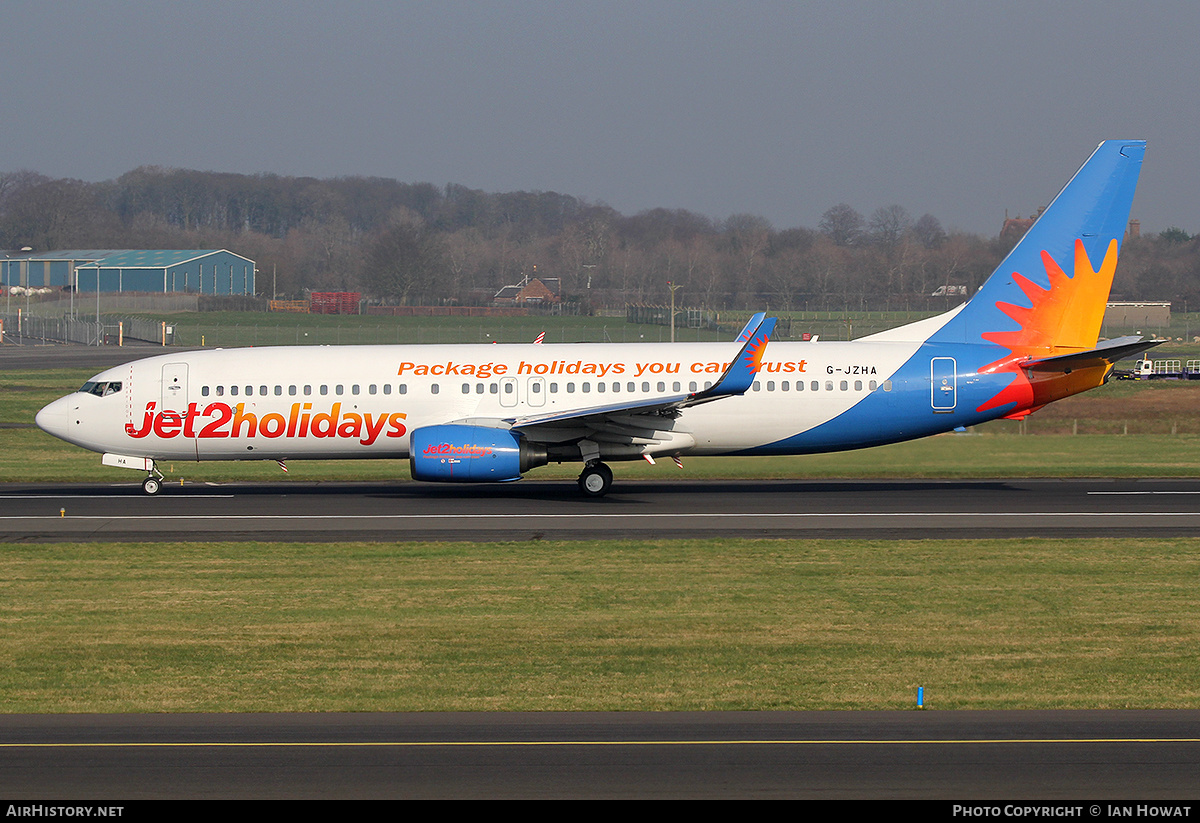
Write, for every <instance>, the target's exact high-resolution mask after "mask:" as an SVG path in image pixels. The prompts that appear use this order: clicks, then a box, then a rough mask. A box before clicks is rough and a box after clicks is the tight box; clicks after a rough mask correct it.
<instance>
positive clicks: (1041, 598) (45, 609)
mask: <svg viewBox="0 0 1200 823" xmlns="http://www.w3.org/2000/svg"><path fill="white" fill-rule="evenodd" d="M1198 575H1200V540H1196V539H1188V540H1162V541H1158V540H1134V541H1129V540H1122V541H1081V540H1055V541H1041V540H1005V541H987V540H980V541H937V540H934V541H882V542H865V541H749V540H745V541H717V540H713V541H669V542H632V541H631V542H613V543H606V542H596V543H583V542H581V543H546V542H540V543H521V544H467V543H458V544H398V545H387V544H362V543H351V544H274V543H232V544H230V543H219V544H212V545H202V544H101V543H90V544H83V545H62V544H52V545H5V546H3V547H2V548H0V598H2V599H3V602H4V603H5V608H4V609H3V611H2V612H0V619H2V620H3V621H4V623H5V629H6V630H5V631H4V632H2V633H0V659H2V660H3V661H4V665H3V666H2V667H0V710H2V711H5V712H45V711H53V712H96V711H99V712H116V711H123V712H124V711H138V712H158V711H277V710H289V711H437V710H685V709H818V708H820V709H827V708H842V709H851V708H853V709H901V708H911V707H913V706H914V705H915V699H916V690H917V687H918V686H923V687H924V688H925V694H926V701H927V704H928V706H929V707H930V708H937V709H956V708H958V709H961V708H991V709H996V708H1051V707H1057V708H1168V707H1169V708H1180V707H1188V708H1196V707H1200V678H1198V677H1197V675H1196V669H1195V645H1196V638H1197V636H1200V589H1198V588H1197V586H1196V585H1195V583H1196V580H1197V576H1198Z"/></svg>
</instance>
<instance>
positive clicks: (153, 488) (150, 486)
mask: <svg viewBox="0 0 1200 823" xmlns="http://www.w3.org/2000/svg"><path fill="white" fill-rule="evenodd" d="M150 471H151V474H150V476H149V477H147V478H146V479H145V480H143V481H142V491H144V492H145V493H146V494H150V495H155V494H158V493H159V491H161V490H162V479H163V475H162V472H160V471H159V470H158V466H153V467H152V468H151V470H150Z"/></svg>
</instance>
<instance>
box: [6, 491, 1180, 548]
mask: <svg viewBox="0 0 1200 823" xmlns="http://www.w3.org/2000/svg"><path fill="white" fill-rule="evenodd" d="M131 481H132V482H130V483H128V484H120V485H105V486H94V485H45V486H32V485H5V486H0V535H3V540H5V541H9V542H12V541H39V540H40V541H44V540H125V539H154V540H217V539H220V540H251V539H253V540H354V539H362V540H392V541H395V540H541V539H554V540H573V539H594V538H613V539H620V538H656V539H658V538H673V537H680V538H684V537H686V538H694V537H717V536H726V537H732V536H738V537H789V538H803V537H809V538H898V537H903V538H945V537H956V538H961V537H1031V536H1035V537H1036V536H1044V537H1102V536H1118V537H1122V536H1123V537H1132V536H1146V535H1157V536H1187V535H1196V534H1200V481H1196V480H1141V481H1128V480H1121V481H1116V480H995V481H949V480H948V481H928V480H920V481H844V482H829V481H820V482H801V481H711V482H710V481H685V480H675V481H654V482H649V481H637V482H633V481H628V482H622V481H618V483H617V485H615V486H614V491H613V492H612V493H610V494H609V495H608V496H607V497H605V498H603V499H600V500H591V499H586V498H584V497H583V496H582V495H581V494H580V493H579V490H578V489H577V488H576V486H575V484H574V483H573V482H571V481H551V482H546V481H522V482H520V483H508V484H499V485H480V486H475V485H470V486H447V485H430V484H416V483H397V484H387V483H371V484H306V483H286V482H281V483H278V484H253V485H252V484H230V485H208V484H191V485H185V486H171V485H169V484H168V485H166V486H165V488H164V490H163V491H162V492H161V493H160V494H159V495H158V496H156V497H148V496H146V495H144V494H143V493H142V491H141V488H140V485H139V484H138V483H137V482H136V481H133V480H132V478H131Z"/></svg>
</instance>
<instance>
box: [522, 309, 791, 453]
mask: <svg viewBox="0 0 1200 823" xmlns="http://www.w3.org/2000/svg"><path fill="white" fill-rule="evenodd" d="M775 323H776V318H774V317H768V318H763V317H759V322H758V324H757V327H756V328H755V329H754V330H753V331H752V332H751V333H750V334H749V335H748V336H746V339H745V341H744V342H743V343H742V347H741V349H740V350H739V351H738V353H737V356H735V357H734V358H733V360H732V361H731V362H730V363H729V366H728V367H727V368H726V369H725V371H724V372H723V373H722V374H721V377H720V379H718V380H717V382H716V383H714V384H713V385H712V386H711V387H709V388H707V389H704V390H702V391H696V392H689V393H687V394H672V395H660V396H658V397H643V398H639V399H630V400H628V401H623V402H618V403H608V404H604V405H599V406H588V407H585V408H578V409H569V410H564V411H555V412H547V413H544V414H532V415H524V416H521V417H513V418H507V419H505V420H504V421H503V423H505V424H507V425H508V426H509V428H511V429H512V430H514V431H517V432H520V433H522V434H524V435H525V436H527V437H529V438H530V439H532V440H537V441H546V442H560V443H561V442H565V441H568V440H576V439H582V438H589V439H592V440H610V441H612V442H633V443H643V444H645V443H647V442H649V443H654V442H663V441H664V440H670V439H672V436H671V435H670V434H669V432H670V430H671V429H672V428H674V421H675V419H676V418H678V417H679V413H680V412H681V411H682V410H683V409H686V408H688V407H690V406H696V405H699V404H701V403H710V402H713V401H715V400H721V399H722V398H725V397H733V396H735V395H741V394H745V392H746V390H747V389H749V388H750V386H751V384H753V382H754V376H755V375H756V374H757V373H758V370H759V368H760V366H761V364H762V358H763V353H764V352H765V350H766V347H767V343H768V342H769V341H770V337H771V332H772V331H774V329H775ZM664 434H665V435H666V436H665V437H663V436H660V435H664Z"/></svg>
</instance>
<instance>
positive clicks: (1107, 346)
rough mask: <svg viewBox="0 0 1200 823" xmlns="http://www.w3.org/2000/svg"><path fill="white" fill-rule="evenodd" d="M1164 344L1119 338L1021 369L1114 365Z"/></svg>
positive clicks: (1039, 361)
mask: <svg viewBox="0 0 1200 823" xmlns="http://www.w3.org/2000/svg"><path fill="white" fill-rule="evenodd" d="M1164 342H1166V341H1164V340H1147V339H1146V338H1144V337H1137V336H1129V337H1118V338H1116V339H1113V340H1105V341H1104V342H1103V343H1101V344H1100V345H1098V346H1096V348H1094V349H1088V350H1087V351H1077V352H1071V353H1070V354H1059V355H1055V356H1054V357H1038V358H1034V359H1033V360H1028V361H1026V362H1024V363H1022V364H1021V368H1023V369H1027V370H1029V371H1038V372H1060V371H1066V370H1069V369H1081V368H1085V367H1087V366H1099V365H1101V364H1105V363H1107V364H1109V365H1112V364H1113V363H1116V362H1118V361H1120V360H1124V359H1125V358H1127V357H1132V356H1133V355H1135V354H1141V353H1142V352H1144V351H1146V350H1147V349H1152V348H1154V347H1155V346H1157V345H1159V344H1160V343H1164Z"/></svg>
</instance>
